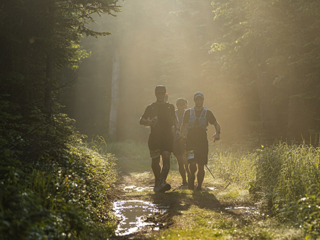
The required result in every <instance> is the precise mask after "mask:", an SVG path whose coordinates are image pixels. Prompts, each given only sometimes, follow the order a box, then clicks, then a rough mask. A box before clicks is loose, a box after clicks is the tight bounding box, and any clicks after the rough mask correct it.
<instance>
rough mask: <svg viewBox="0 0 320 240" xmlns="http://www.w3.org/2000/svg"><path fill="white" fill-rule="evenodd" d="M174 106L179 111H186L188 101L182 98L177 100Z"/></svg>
mask: <svg viewBox="0 0 320 240" xmlns="http://www.w3.org/2000/svg"><path fill="white" fill-rule="evenodd" d="M176 106H177V108H178V110H179V109H183V110H184V109H187V107H188V101H187V100H186V99H184V98H178V100H177V101H176Z"/></svg>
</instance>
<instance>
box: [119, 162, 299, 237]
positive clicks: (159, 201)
mask: <svg viewBox="0 0 320 240" xmlns="http://www.w3.org/2000/svg"><path fill="white" fill-rule="evenodd" d="M117 165H118V183H117V185H116V187H115V191H114V192H115V194H114V196H113V204H114V205H113V206H114V212H115V214H116V215H117V216H118V217H119V225H118V229H117V232H116V235H117V236H116V237H114V238H113V239H303V233H302V231H301V230H300V229H299V228H293V227H290V226H289V225H285V224H281V223H279V222H278V221H277V220H276V219H274V218H272V217H270V216H269V215H268V213H263V212H261V211H260V210H259V209H260V205H259V204H260V203H257V202H255V201H253V200H252V198H251V196H250V195H249V192H248V190H246V189H241V188H239V187H238V186H236V185H234V184H230V185H229V184H228V183H226V182H223V181H222V180H219V179H215V178H213V177H212V176H211V174H210V173H209V172H207V171H206V176H205V180H204V183H203V191H201V192H194V191H191V190H188V189H183V188H181V187H180V186H181V177H180V175H179V172H178V169H177V164H176V163H175V159H171V170H170V173H169V176H168V179H167V182H168V183H170V184H171V187H172V188H171V190H170V191H167V192H165V193H155V192H153V185H154V177H153V174H152V172H151V167H150V160H149V159H148V160H130V159H129V158H122V159H119V160H118V163H117ZM195 185H196V183H195Z"/></svg>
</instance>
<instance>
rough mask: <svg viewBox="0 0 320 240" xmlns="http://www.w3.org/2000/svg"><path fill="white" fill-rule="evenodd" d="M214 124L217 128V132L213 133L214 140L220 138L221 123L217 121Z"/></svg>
mask: <svg viewBox="0 0 320 240" xmlns="http://www.w3.org/2000/svg"><path fill="white" fill-rule="evenodd" d="M213 125H214V127H215V128H216V133H215V134H214V135H213V138H214V141H216V140H219V139H220V125H219V123H218V122H217V121H216V122H215V123H214V124H213Z"/></svg>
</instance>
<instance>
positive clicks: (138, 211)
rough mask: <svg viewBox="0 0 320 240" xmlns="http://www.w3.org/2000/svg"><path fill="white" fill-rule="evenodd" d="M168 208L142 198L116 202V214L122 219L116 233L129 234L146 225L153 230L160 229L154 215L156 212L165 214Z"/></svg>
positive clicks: (120, 234)
mask: <svg viewBox="0 0 320 240" xmlns="http://www.w3.org/2000/svg"><path fill="white" fill-rule="evenodd" d="M168 209H169V207H166V206H160V205H156V204H153V203H151V202H145V201H142V200H126V201H117V202H114V203H113V210H114V211H115V215H116V216H117V217H118V218H119V219H120V223H119V224H118V228H117V230H116V235H117V236H125V235H129V234H132V233H134V232H137V231H138V230H139V229H141V228H143V227H146V226H147V227H149V228H150V229H152V230H153V231H158V230H159V229H160V224H159V223H157V222H155V221H154V216H155V214H164V213H166V212H167V211H168Z"/></svg>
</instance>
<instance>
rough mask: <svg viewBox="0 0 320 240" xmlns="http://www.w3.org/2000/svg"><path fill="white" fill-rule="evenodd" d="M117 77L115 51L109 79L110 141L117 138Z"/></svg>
mask: <svg viewBox="0 0 320 240" xmlns="http://www.w3.org/2000/svg"><path fill="white" fill-rule="evenodd" d="M119 75H120V60H119V54H118V51H117V50H115V52H114V57H113V63H112V78H111V107H110V118H109V136H110V138H111V139H116V137H117V121H118V119H117V117H118V105H119Z"/></svg>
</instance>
